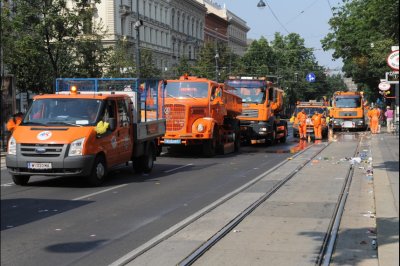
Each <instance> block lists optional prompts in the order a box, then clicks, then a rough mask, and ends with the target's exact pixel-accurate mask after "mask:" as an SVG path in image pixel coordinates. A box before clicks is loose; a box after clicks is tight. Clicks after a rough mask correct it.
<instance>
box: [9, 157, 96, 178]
mask: <svg viewBox="0 0 400 266" xmlns="http://www.w3.org/2000/svg"><path fill="white" fill-rule="evenodd" d="M94 159H95V155H84V156H73V157H65V158H60V157H56V158H49V157H25V156H21V155H7V156H6V166H7V169H8V171H9V172H10V174H12V175H44V176H88V175H90V173H91V171H92V168H93V163H94ZM29 163H46V164H48V163H50V164H51V168H48V169H30V168H28V164H29Z"/></svg>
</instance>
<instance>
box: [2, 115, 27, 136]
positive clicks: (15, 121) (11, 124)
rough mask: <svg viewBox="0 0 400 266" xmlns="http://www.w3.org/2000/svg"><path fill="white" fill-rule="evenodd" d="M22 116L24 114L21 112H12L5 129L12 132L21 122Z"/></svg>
mask: <svg viewBox="0 0 400 266" xmlns="http://www.w3.org/2000/svg"><path fill="white" fill-rule="evenodd" d="M23 116H24V114H23V113H21V112H18V113H16V114H14V115H13V116H12V117H11V118H10V119H9V120H8V122H7V125H6V127H7V130H8V131H10V132H13V131H14V129H15V128H16V127H17V126H19V124H21V123H22V119H23Z"/></svg>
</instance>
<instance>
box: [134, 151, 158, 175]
mask: <svg viewBox="0 0 400 266" xmlns="http://www.w3.org/2000/svg"><path fill="white" fill-rule="evenodd" d="M155 152H156V151H155V148H154V146H153V145H151V144H150V145H149V147H148V150H147V152H146V153H145V154H144V155H143V156H140V157H139V158H134V159H133V161H132V165H133V170H134V171H135V173H137V174H141V173H146V174H148V173H150V172H151V170H152V169H153V166H154V158H155Z"/></svg>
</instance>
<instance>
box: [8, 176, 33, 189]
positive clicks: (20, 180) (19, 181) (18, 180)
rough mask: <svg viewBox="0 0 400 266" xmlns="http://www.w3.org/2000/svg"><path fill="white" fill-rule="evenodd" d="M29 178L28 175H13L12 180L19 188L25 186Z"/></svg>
mask: <svg viewBox="0 0 400 266" xmlns="http://www.w3.org/2000/svg"><path fill="white" fill-rule="evenodd" d="M29 178H30V176H29V175H13V176H12V179H13V181H14V184H16V185H19V186H26V185H27V184H28V181H29Z"/></svg>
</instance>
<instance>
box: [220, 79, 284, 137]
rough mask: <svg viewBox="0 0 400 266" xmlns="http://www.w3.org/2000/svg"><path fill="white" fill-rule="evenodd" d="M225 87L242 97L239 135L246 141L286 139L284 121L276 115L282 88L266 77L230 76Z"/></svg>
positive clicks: (279, 105) (280, 100)
mask: <svg viewBox="0 0 400 266" xmlns="http://www.w3.org/2000/svg"><path fill="white" fill-rule="evenodd" d="M225 85H226V86H227V87H228V88H233V89H234V90H233V91H234V92H235V93H236V94H237V95H238V96H239V97H241V98H242V101H243V112H242V113H241V114H240V116H238V118H239V119H240V127H241V137H242V140H243V141H244V142H246V143H270V144H272V143H275V142H276V141H280V142H282V143H284V142H286V137H287V135H288V127H287V122H286V121H284V120H281V119H280V117H279V114H280V112H281V111H282V107H283V90H282V89H280V88H279V87H278V86H277V85H276V84H274V83H272V82H271V81H268V80H267V78H265V77H261V78H259V77H229V79H228V80H226V81H225Z"/></svg>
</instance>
